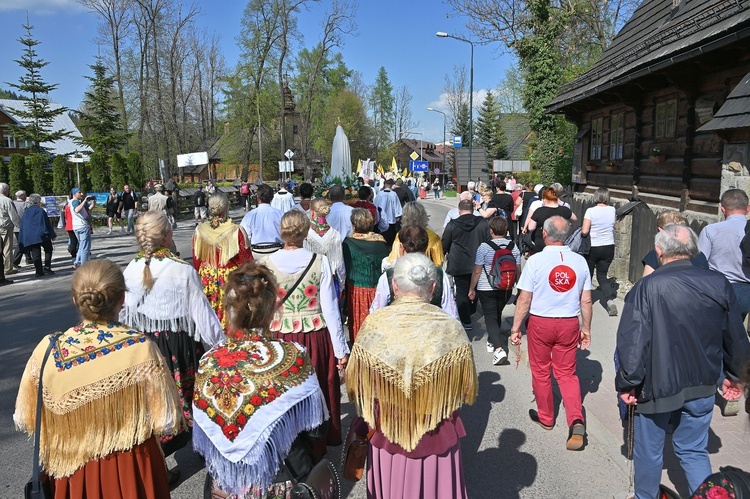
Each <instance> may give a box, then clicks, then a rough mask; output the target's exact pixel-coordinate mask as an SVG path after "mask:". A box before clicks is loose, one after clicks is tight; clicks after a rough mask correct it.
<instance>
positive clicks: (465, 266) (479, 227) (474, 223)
mask: <svg viewBox="0 0 750 499" xmlns="http://www.w3.org/2000/svg"><path fill="white" fill-rule="evenodd" d="M489 240H490V228H489V225H488V223H487V220H485V219H484V218H482V217H478V216H475V215H473V214H471V213H467V214H465V215H461V216H459V217H458V218H455V219H453V220H451V221H450V222H448V225H447V226H446V227H445V231H444V232H443V238H442V242H443V252H445V254H446V255H448V256H447V258H446V261H447V267H446V272H448V274H450V275H466V274H471V273H472V272H473V271H474V261H475V259H476V256H477V248H479V245H480V244H482V243H484V242H487V241H489Z"/></svg>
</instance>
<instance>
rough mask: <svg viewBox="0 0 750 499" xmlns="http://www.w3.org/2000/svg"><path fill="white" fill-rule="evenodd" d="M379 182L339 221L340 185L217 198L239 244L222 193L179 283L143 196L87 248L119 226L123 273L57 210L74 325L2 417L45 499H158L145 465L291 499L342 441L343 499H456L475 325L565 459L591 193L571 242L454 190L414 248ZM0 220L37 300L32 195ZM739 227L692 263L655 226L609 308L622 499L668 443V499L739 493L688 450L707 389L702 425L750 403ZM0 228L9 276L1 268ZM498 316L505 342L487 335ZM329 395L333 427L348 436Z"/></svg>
mask: <svg viewBox="0 0 750 499" xmlns="http://www.w3.org/2000/svg"><path fill="white" fill-rule="evenodd" d="M381 180H382V184H381V183H377V184H376V183H374V182H371V181H361V182H360V186H359V188H358V190H357V191H356V196H357V199H346V192H345V190H344V188H342V187H341V186H340V185H333V186H331V187H330V188H329V189H328V192H327V196H326V197H325V198H323V197H314V188H313V186H312V185H311V184H310V183H302V184H301V185H299V186H297V191H298V193H299V196H298V197H295V195H294V194H293V192H294V190H295V189H294V188H295V186H293V185H292V186H290V185H288V184H284V183H281V185H279V188H278V190H277V191H276V192H274V189H273V188H272V187H271V186H269V185H267V184H261V185H259V186H257V188H255V189H254V190H253V191H254V192H252V193H251V191H250V189H249V187H248V189H247V190H246V191H245V190H244V185H243V188H242V189H241V191H240V194H241V196H242V197H243V205H244V207H245V210H247V213H246V214H245V215H244V217H243V219H242V221H241V222H240V223H239V224H238V223H235V222H234V221H233V220H232V219H231V217H230V216H229V208H230V201H229V199H228V197H227V195H226V194H225V193H223V192H222V191H221V190H220V189H214V188H211V187H209V188H207V189H206V190H205V191H204V189H203V188H202V187H199V188H198V189H197V191H196V192H195V195H194V196H193V202H194V218H195V231H194V234H193V238H192V262H191V263H187V262H186V261H185V260H183V259H181V258H180V254H179V253H177V251H176V247H175V244H174V241H173V238H172V233H173V228H174V226H175V217H174V215H175V209H174V204H173V203H170V202H169V201H170V200H171V197H169V196H166V195H165V194H164V186H162V185H160V184H158V185H155V186H154V193H153V195H151V196H150V197H149V200H148V210H147V211H145V212H143V213H140V214H139V215H138V216H137V217H136V216H135V215H136V213H137V210H138V203H137V201H136V199H135V196H134V194H132V193H130V189H129V187H128V186H125V188H124V190H123V193H120V194H118V193H117V192H116V191H115V189H114V188H113V189H112V190H111V192H110V198H109V200H111V203H110V201H109V200H108V203H107V215H108V218H109V231H110V233H111V231H112V223H113V221H118V219H119V221H120V225H121V230H124V226H123V225H122V219H126V220H127V231H128V232H129V233H130V232H131V231H132V232H134V234H135V239H136V242H137V244H138V246H139V248H140V251H139V252H138V254H137V255H135V257H134V258H133V259H132V261H131V262H130V263H129V264H128V265H127V267H126V268H125V269H124V270H122V269H120V268H119V267H118V266H117V265H116V264H114V263H112V262H110V261H108V260H106V259H94V260H89V255H90V251H91V244H90V241H91V238H90V237H91V227H90V223H89V218H90V217H89V213H90V211H91V209H92V208H93V207H94V205H95V199H91V198H90V197H86V193H85V192H82V191H81V190H80V189H78V188H76V189H73V191H72V192H71V200H70V201H69V203H68V204H67V205H66V207H65V221H66V222H65V223H67V221H70V222H71V224H70V226H71V229H70V231H69V235H70V239H69V250H70V251H71V255H75V256H74V261H73V266H74V269H75V273H74V275H73V283H72V293H73V302H74V304H75V306H76V307H77V308H78V310H79V311H80V314H81V316H82V321H81V323H80V324H78V325H76V326H74V327H72V328H70V329H68V330H67V331H64V332H61V333H56V334H53V335H49V336H46V337H45V338H44V339H43V340H42V341H41V342H40V343H39V345H38V346H37V347H36V348H35V350H34V352H33V354H32V356H31V358H30V359H29V361H28V363H27V365H26V369H25V371H24V374H23V377H22V380H21V385H20V388H19V393H18V397H17V401H16V412H15V415H14V421H15V423H16V426H17V427H18V428H19V429H21V430H23V431H26V432H27V433H29V434H36V435H40V436H41V447H40V451H39V456H40V461H41V463H42V464H43V469H44V472H45V473H46V474H47V475H48V476H49V477H50V478H51V480H50V486H51V493H52V494H53V495H52V496H51V497H55V498H73V497H75V498H82V497H89V498H91V497H102V498H106V497H118V498H120V497H122V498H163V497H169V484H170V483H174V482H175V481H176V480H177V478H178V476H179V470H178V469H175V470H167V468H166V466H165V461H164V459H165V457H166V456H169V455H171V454H173V453H174V452H175V451H177V450H178V449H180V448H182V447H184V446H186V445H188V444H192V446H193V448H194V450H195V451H196V452H197V453H199V454H200V455H201V456H202V457H203V458H204V459H205V463H206V468H207V470H208V475H207V483H206V497H213V498H220V497H230V498H245V497H258V498H260V497H266V498H281V497H288V496H289V494H291V493H292V491H293V490H297V489H298V487H299V485H298V482H307V483H310V484H313V483H317V484H318V485H319V484H320V483H321V481H320V480H316V479H315V478H312V477H317V478H319V477H321V476H323V477H330V474H331V473H332V470H331V468H332V467H333V466H332V465H331V464H330V463H329V462H328V461H327V460H326V459H325V454H326V449H327V446H338V445H342V444H343V445H345V447H346V449H345V450H347V449H349V446H350V444H351V441H352V440H359V441H360V442H365V443H366V444H367V464H366V481H367V492H368V497H374V498H397V497H400V498H414V497H425V498H433V497H434V498H454V497H466V496H467V494H466V484H465V480H464V474H463V469H462V460H461V446H460V441H459V439H460V438H462V437H464V436H465V435H466V433H467V431H469V432H470V431H471V428H465V427H464V424H463V421H462V419H461V413H460V408H461V407H462V405H464V404H471V403H473V402H474V400H475V399H476V397H477V396H481V394H480V393H479V386H478V382H477V372H476V367H475V365H474V358H473V354H472V349H471V342H470V341H469V339H468V336H467V331H470V330H471V329H472V315H473V314H475V313H476V312H477V310H478V309H479V308H481V313H482V317H483V318H484V321H485V324H486V329H487V341H486V346H487V352H488V354H490V355H491V356H492V363H493V365H495V366H503V365H506V364H508V363H509V362H508V355H509V353H510V347H511V346H518V345H521V343H522V337H523V336H524V335H525V336H526V345H527V349H528V358H529V365H530V369H531V373H532V389H533V392H534V395H535V399H536V407H535V408H533V409H530V410H529V414H528V416H529V418H530V419H531V421H533V422H534V423H536V424H538V425H539V426H540V427H541V428H542V429H544V430H550V429H552V428H553V427H554V426H555V424H556V418H555V407H554V400H553V378H554V380H555V381H556V384H557V386H558V387H559V391H560V393H561V395H562V399H563V405H564V409H565V420H566V426H567V427H568V430H569V431H568V436H567V439H566V440H565V447H566V449H568V450H571V451H580V450H583V449H585V447H586V435H587V433H586V417H585V411H584V410H583V407H582V398H581V388H580V382H579V379H578V377H577V375H576V357H577V351H578V350H579V349H584V350H585V349H587V348H588V346H589V344H590V342H591V341H592V331H591V320H592V315H593V314H594V307H593V298H592V292H593V291H594V290H593V285H592V276H593V275H594V274H595V276H596V280H597V282H598V285H599V292H600V295H601V296H602V297H603V298H602V305H603V307H604V309H605V311H606V313H608V314H609V315H617V314H618V312H619V311H618V310H617V307H616V306H615V304H614V299H615V298H616V296H617V290H616V285H615V283H614V280H613V279H611V278H609V277H608V270H609V266H610V264H611V263H612V260H613V257H614V248H615V238H614V226H615V209H614V207H613V206H611V203H610V198H609V192H608V191H607V190H606V189H599V190H598V191H597V192H596V193H595V196H594V203H595V204H594V206H592V207H591V208H589V209H588V210H586V211H585V213H584V215H583V220H582V223H581V229H580V230H579V231H576V233H572V231H571V222H572V221H575V220H576V217H575V214H573V212H572V210H571V208H570V205H569V204H568V203H566V202H565V200H564V195H563V194H564V193H563V190H562V186H560V185H559V184H556V185H554V184H553V185H551V186H547V187H545V186H542V185H516V182H515V179H514V178H506V179H504V180H503V179H499V178H497V177H495V178H493V179H490V180H489V181H488V182H487V183H484V182H481V181H480V182H470V183H469V185H468V189H467V190H465V191H464V192H461V194H460V195H459V198H458V206H457V207H456V209H455V210H451V212H449V213H448V215H447V216H446V219H445V221H444V224H443V231H442V234H437V233H435V232H434V231H432V230H431V229H430V228H428V222H429V217H428V214H427V211H426V210H425V208H424V205H423V204H422V203H420V202H419V201H418V198H420V197H423V196H420V192H419V191H417V192H416V193H415V192H414V189H412V188H413V187H416V185H409V183H408V181H407V182H406V183H405V182H403V181H402V180H401V179H393V178H389V179H381ZM245 185H246V184H245ZM422 187H424V186H422ZM436 187H437V188H438V189H439V188H440V185H439V183H438V184H437V186H436ZM206 191H208V192H206ZM7 196H8V188H7V185H5V184H0V240H3V241H4V242H5V244H4V247H3V252H4V255H6V256H5V263H6V266H5V272H6V274H8V273H12V272H13V259H14V258H21V257H22V254H23V253H28V254H29V255H30V258H31V260H32V261H33V263H34V265H35V269H36V270H37V275H40V276H41V275H44V273H45V272H46V273H52V272H53V271H52V270H51V268H50V259H51V250H52V248H51V246H52V245H51V242H50V241H51V239H53V238H54V230H53V229H52V227H51V224H50V223H49V219H48V218H47V215H46V213H45V212H44V210H43V209H42V208H41V207H40V206H39V205H40V199H37V198H39V196H38V195H31V196H29V198H28V200H27V202H26V204H25V211H24V212H23V215H22V216H21V217H20V219H19V220H16V218H13V215H12V213H11V211H10V208H12V209H13V210H14V212H15V214H16V217H17V216H18V213H17V210H16V207H15V206H14V205H13V202H12V201H10V200H9V199H8V201H10V205H8V203H7V202H6V201H5V199H7ZM35 196H36V197H35ZM743 196H744V197H743ZM251 197H254V198H255V201H256V204H257V207H255V208H253V209H250V198H251ZM131 198H132V203H131V201H130V199H131ZM749 204H750V203H748V198H747V195H745V194H744V192H742V191H739V190H730V191H727V193H725V194H724V196H723V197H722V211H723V212H724V214H725V215H726V217H727V219H726V221H723V222H719V223H716V224H713V225H710V226H708V227H707V228H705V229H704V230H703V232H702V233H701V236H700V239H698V238H697V236H696V235H695V233H694V232H693V231H692V230H691V229H690V228H688V227H687V226H686V224H685V221H684V218H681V217H680V215H679V214H677V213H674V212H672V214H671V215H665V216H662V217H660V231H659V233H658V234H657V236H656V239H655V249H654V254H653V255H652V254H651V253H650V254H649V255H646V256H645V258H644V265H645V269H646V270H645V272H644V275H647V276H648V277H647V278H645V279H641V280H640V281H639V282H638V283H637V284H636V285H635V287H634V288H633V290H632V291H631V292H630V293H629V294H628V295H627V297H626V299H625V306H624V309H623V310H622V319H621V321H620V327H619V330H618V340H617V350H616V352H613V353H614V354H615V362H616V365H617V380H616V384H617V386H616V389H617V391H618V393H619V394H620V395H619V401H620V412H621V416H622V419H623V424H624V425H627V424H632V425H633V426H634V428H635V432H634V437H633V442H632V443H633V447H634V450H633V459H634V466H635V497H637V498H639V499H641V498H655V497H658V494H659V480H660V478H661V468H662V454H663V447H664V442H665V435H666V434H667V433H668V432H671V433H672V442H673V446H674V448H675V453H676V454H677V456H678V457H679V458H680V462H681V465H682V467H683V469H684V470H685V472H686V475H687V478H688V482H689V487H690V492H691V494H692V493H695V495H694V496H693V497H712V496H711V495H710V491H711V490H715V486H717V484H719V485H720V486H721V487H724V488H726V489H727V490H730V491H731V493H738V492H740V491H741V490H740V489H739V488H736V489H734V488H733V487H740V485H739V483H740V482H732V480H731V477H730V478H727V476H728V475H726V474H724V475H719V474H717V475H711V473H712V470H711V465H710V462H709V458H708V451H707V442H708V432H709V427H710V423H711V415H712V408H713V405H714V399H715V397H716V394H717V390H718V393H719V394H720V397H721V398H722V400H724V402H725V404H726V405H725V408H724V413H725V414H727V415H728V414H730V413H731V411H732V406H733V405H734V409H737V408H738V400H739V399H740V398H741V396H742V394H743V391H745V395H746V396H747V393H746V389H745V388H743V382H744V387H747V386H748V383H750V379H748V378H750V342H748V335H747V332H746V331H745V329H744V327H743V324H742V322H743V319H744V315H745V314H746V313H747V312H749V311H750V298H748V297H749V296H750V292H749V291H748V288H750V272H748V273H746V272H745V270H744V268H743V266H742V261H741V253H740V251H739V245H740V240H741V239H742V237H743V236H744V219H745V217H744V215H745V214H746V213H747V212H748V205H749ZM110 205H111V208H112V209H111V210H110ZM8 206H10V208H8ZM131 206H132V207H131ZM30 210H31V211H30ZM37 212H39V213H37ZM123 214H124V216H123ZM739 215H742V216H739ZM740 219H742V224H741V222H740ZM6 220H10V225H9V224H8V223H7V222H6ZM15 226H19V228H20V237H19V242H20V243H21V245H20V248H21V256H19V255H10V254H8V252H7V251H6V247H7V246H8V244H7V242H8V241H11V243H10V246H11V247H12V235H11V236H8V231H10V232H11V233H12V229H13V227H15ZM66 229H67V227H66ZM34 231H36V232H34ZM70 232H72V233H73V234H72V235H71V234H70ZM31 233H35V234H36V233H38V234H39V241H37V239H36V238H30V237H29V236H28V235H29V234H31ZM74 240H75V242H76V245H75V252H73V250H72V249H71V247H72V246H73V245H72V242H73V241H74ZM48 247H49V251H48V252H47V253H46V256H45V261H44V263H42V262H41V250H42V249H44V250H45V251H46V250H47V248H48ZM9 259H10V262H11V264H10V267H8V266H7V262H8V261H9ZM522 263H523V266H522ZM40 269H41V272H40ZM0 277H2V276H0ZM5 281H7V279H5ZM2 283H3V280H0V284H2ZM514 290H515V291H516V294H515V295H514ZM513 302H515V313H514V317H513V325H512V327H511V328H510V329H509V330H508V329H505V328H503V324H502V323H503V311H504V308H505V306H506V305H507V304H508V303H513ZM478 306H479V307H478ZM428 333H429V334H428ZM105 357H106V358H107V360H106V361H105V360H104V358H105ZM48 360H49V363H48ZM42 383H43V385H44V391H43V392H42ZM342 385H343V386H344V387H345V388H346V390H347V393H348V396H349V400H350V401H351V402H352V403H353V404H354V406H355V408H356V412H357V414H358V417H356V418H355V420H354V422H353V423H352V425H351V428H349V431H348V434H347V433H346V429H344V428H342V425H341V419H342V418H341V389H342ZM40 393H43V396H39V395H38V394H40ZM38 398H39V400H41V405H40V406H38V405H37V404H38V402H37V400H38ZM613 410H617V409H616V408H615V405H614V404H613ZM40 411H41V412H40ZM735 413H736V411H735ZM102 421H107V425H108V426H107V430H106V431H100V428H101V424H102ZM71 435H75V438H71ZM344 437H346V438H344ZM345 454H346V452H345ZM344 464H345V468H346V466H347V465H349V464H350V463H348V462H345V463H344ZM737 472H738V473H739V470H737ZM709 475H710V476H709ZM326 483H328V482H326ZM333 483H334V481H330V485H331V486H333ZM744 486H745V487H746V486H747V484H745V485H744ZM749 492H750V491H749ZM701 494H703V495H701ZM737 497H739V495H737Z"/></svg>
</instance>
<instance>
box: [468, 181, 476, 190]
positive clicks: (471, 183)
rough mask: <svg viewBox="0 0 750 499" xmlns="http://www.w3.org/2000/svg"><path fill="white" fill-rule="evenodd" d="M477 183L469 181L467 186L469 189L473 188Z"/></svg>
mask: <svg viewBox="0 0 750 499" xmlns="http://www.w3.org/2000/svg"><path fill="white" fill-rule="evenodd" d="M475 185H477V184H475V183H474V182H469V183H468V184H466V187H467V188H469V189H473V188H474V186H475Z"/></svg>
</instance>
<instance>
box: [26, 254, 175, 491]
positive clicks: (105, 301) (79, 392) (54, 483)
mask: <svg viewBox="0 0 750 499" xmlns="http://www.w3.org/2000/svg"><path fill="white" fill-rule="evenodd" d="M72 290H73V302H74V303H75V304H76V306H77V308H78V310H79V311H80V312H81V315H82V316H83V321H82V322H81V323H80V324H78V325H77V326H73V327H72V328H70V329H68V330H67V331H65V332H64V333H62V335H61V336H57V335H50V336H46V337H45V338H44V339H43V340H42V341H41V342H39V345H37V347H36V348H35V349H34V353H32V355H31V358H30V359H29V361H28V363H27V364H26V369H25V370H24V373H23V377H22V378H21V384H20V387H19V390H18V398H17V399H16V412H15V414H14V416H13V420H14V421H15V423H16V427H17V428H18V429H20V430H23V431H25V432H27V433H29V434H32V433H33V432H34V428H35V423H36V406H37V392H38V386H39V378H40V372H39V371H40V369H41V363H42V361H43V359H44V355H45V353H46V351H47V348H48V347H49V345H50V341H53V340H54V344H53V346H52V350H51V351H50V354H49V358H48V362H47V363H46V364H45V366H44V373H43V374H42V375H41V377H42V379H43V388H44V395H43V398H42V401H43V406H42V425H41V430H40V431H41V447H40V461H41V463H42V468H43V471H44V472H45V473H46V474H47V475H49V476H50V478H51V480H50V484H51V489H52V496H51V497H54V498H55V499H64V498H65V499H67V498H70V499H72V498H87V499H95V498H117V499H145V498H148V499H162V498H164V497H169V485H168V484H167V473H166V468H165V466H164V459H163V458H162V454H161V450H160V449H159V443H158V441H157V440H156V437H157V436H159V435H168V434H172V433H175V432H177V431H178V430H179V428H180V427H181V426H182V425H183V424H184V420H183V418H182V409H181V407H180V399H179V396H178V394H177V389H176V388H175V384H174V380H173V379H172V374H171V373H170V372H169V369H168V368H167V365H166V363H165V362H164V358H163V357H162V355H161V353H160V352H159V349H158V348H157V346H156V345H155V344H154V343H153V342H151V341H148V339H147V338H146V336H145V335H144V334H142V333H140V332H138V331H133V330H132V329H130V328H129V327H128V326H125V325H124V324H120V323H119V322H117V314H118V313H119V311H120V307H122V303H123V300H124V299H125V280H124V278H123V275H122V271H121V270H120V268H119V267H118V266H117V265H116V264H114V263H113V262H111V261H109V260H93V261H89V262H87V263H85V264H83V265H82V266H81V268H79V269H78V270H77V271H76V272H75V274H73V285H72ZM105 428H106V431H105Z"/></svg>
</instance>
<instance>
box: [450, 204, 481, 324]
mask: <svg viewBox="0 0 750 499" xmlns="http://www.w3.org/2000/svg"><path fill="white" fill-rule="evenodd" d="M489 240H490V230H489V226H488V225H487V220H485V219H484V218H482V217H478V216H475V215H474V203H473V202H472V201H471V200H468V199H467V200H462V201H461V202H459V203H458V218H456V219H454V220H451V221H450V222H449V223H448V225H447V226H446V227H445V231H444V232H443V238H442V242H443V251H444V252H445V253H446V255H447V257H446V260H447V268H446V272H447V273H448V274H449V275H450V276H452V277H453V282H454V283H455V285H456V307H457V308H458V316H459V318H460V319H461V323H462V324H463V326H464V328H466V330H467V331H471V315H472V314H473V313H474V312H476V311H477V304H476V301H471V300H469V286H470V284H471V273H472V272H473V271H474V260H475V258H476V255H477V248H479V245H480V244H482V243H483V242H485V241H489Z"/></svg>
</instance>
